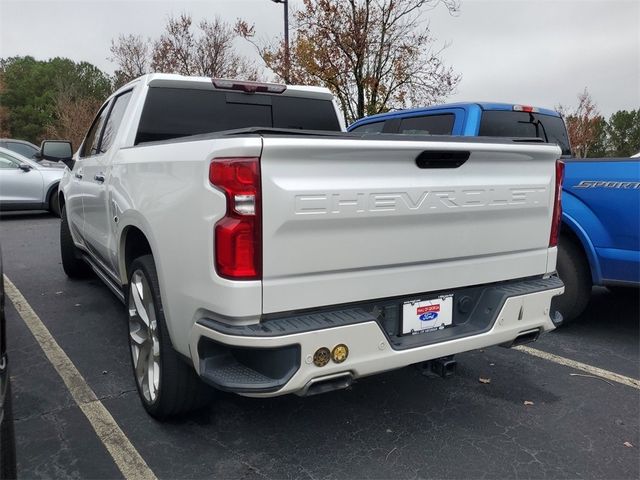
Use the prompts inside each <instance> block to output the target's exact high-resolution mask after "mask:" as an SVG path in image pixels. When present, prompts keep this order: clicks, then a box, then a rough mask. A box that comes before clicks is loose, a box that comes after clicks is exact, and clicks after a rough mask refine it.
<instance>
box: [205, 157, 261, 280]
mask: <svg viewBox="0 0 640 480" xmlns="http://www.w3.org/2000/svg"><path fill="white" fill-rule="evenodd" d="M209 181H210V182H211V184H212V185H214V186H216V187H218V188H221V189H222V190H223V191H224V192H225V195H226V197H227V213H226V215H225V216H224V218H222V219H221V220H220V221H219V222H218V223H216V226H215V267H216V271H217V272H218V275H220V276H221V277H224V278H229V279H232V280H258V279H260V278H262V206H261V195H260V159H259V158H256V157H232V158H215V159H213V161H212V162H211V166H210V167H209Z"/></svg>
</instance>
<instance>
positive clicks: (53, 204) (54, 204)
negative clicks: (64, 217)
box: [49, 187, 60, 217]
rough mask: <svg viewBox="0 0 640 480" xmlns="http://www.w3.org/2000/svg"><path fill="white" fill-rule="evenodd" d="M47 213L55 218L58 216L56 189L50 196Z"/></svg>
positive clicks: (58, 206)
mask: <svg viewBox="0 0 640 480" xmlns="http://www.w3.org/2000/svg"><path fill="white" fill-rule="evenodd" d="M49 211H50V212H51V214H52V215H55V216H56V217H59V216H60V204H59V203H58V189H57V187H56V191H55V192H53V193H52V194H51V197H50V198H49Z"/></svg>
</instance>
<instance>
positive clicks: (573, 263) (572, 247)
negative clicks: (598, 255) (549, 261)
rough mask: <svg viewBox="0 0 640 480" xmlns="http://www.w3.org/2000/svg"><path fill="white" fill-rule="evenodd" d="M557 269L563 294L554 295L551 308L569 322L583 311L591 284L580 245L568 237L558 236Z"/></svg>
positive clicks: (587, 301) (589, 271) (587, 264)
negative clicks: (561, 282) (562, 286)
mask: <svg viewBox="0 0 640 480" xmlns="http://www.w3.org/2000/svg"><path fill="white" fill-rule="evenodd" d="M557 271H558V275H559V276H560V278H561V279H562V281H563V282H564V294H562V295H560V296H559V297H554V299H553V301H552V303H551V308H552V309H555V310H557V311H559V312H560V313H561V314H562V318H563V320H564V321H565V322H571V321H572V320H575V319H576V318H578V317H579V316H580V315H581V314H582V312H584V309H585V308H586V306H587V304H588V303H589V298H590V297H591V287H592V286H593V285H592V282H591V270H590V269H589V263H588V261H587V258H586V256H585V254H584V252H583V250H582V247H581V246H580V245H578V244H577V243H576V242H575V241H574V240H573V239H571V238H570V237H567V236H562V237H561V238H560V244H559V245H558V262H557Z"/></svg>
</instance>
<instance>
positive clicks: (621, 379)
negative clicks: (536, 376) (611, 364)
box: [514, 345, 640, 390]
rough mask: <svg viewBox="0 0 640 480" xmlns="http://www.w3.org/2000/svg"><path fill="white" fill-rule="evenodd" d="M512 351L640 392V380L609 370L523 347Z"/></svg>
mask: <svg viewBox="0 0 640 480" xmlns="http://www.w3.org/2000/svg"><path fill="white" fill-rule="evenodd" d="M514 349H515V350H519V351H521V352H524V353H527V354H529V355H533V356H534V357H538V358H543V359H545V360H549V361H550V362H553V363H557V364H559V365H564V366H565V367H569V368H574V369H576V370H581V371H583V372H586V373H588V374H590V375H594V376H596V377H600V378H604V379H605V380H610V381H612V382H617V383H621V384H622V385H626V386H627V387H632V388H635V389H638V390H640V380H637V379H635V378H631V377H625V376H624V375H620V374H619V373H614V372H610V371H609V370H604V369H602V368H598V367H593V366H591V365H587V364H586V363H582V362H576V361H575V360H571V359H569V358H564V357H561V356H559V355H554V354H553V353H547V352H543V351H542V350H538V349H537V348H531V347H525V346H524V345H520V346H518V347H514Z"/></svg>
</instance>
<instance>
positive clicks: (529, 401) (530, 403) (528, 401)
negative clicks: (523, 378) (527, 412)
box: [524, 400, 533, 405]
mask: <svg viewBox="0 0 640 480" xmlns="http://www.w3.org/2000/svg"><path fill="white" fill-rule="evenodd" d="M524 404H525V405H533V402H532V401H531V400H525V401H524Z"/></svg>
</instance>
